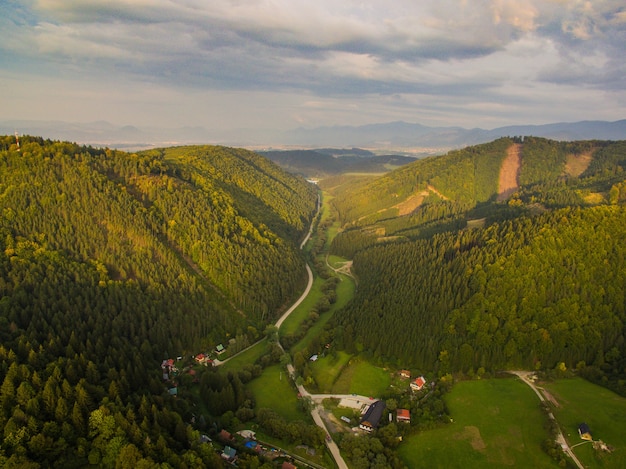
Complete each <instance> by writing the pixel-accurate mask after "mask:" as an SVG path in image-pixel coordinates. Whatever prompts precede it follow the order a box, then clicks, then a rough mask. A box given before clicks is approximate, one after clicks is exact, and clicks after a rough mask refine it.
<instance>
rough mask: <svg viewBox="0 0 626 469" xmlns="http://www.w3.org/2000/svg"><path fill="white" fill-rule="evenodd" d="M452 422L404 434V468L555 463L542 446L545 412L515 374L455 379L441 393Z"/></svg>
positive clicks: (468, 468)
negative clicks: (509, 376)
mask: <svg viewBox="0 0 626 469" xmlns="http://www.w3.org/2000/svg"><path fill="white" fill-rule="evenodd" d="M446 404H447V406H448V408H449V410H450V413H451V416H452V419H453V422H451V423H450V424H449V425H446V426H444V427H440V428H437V429H435V430H430V431H425V432H421V433H419V434H415V435H412V436H410V437H408V438H406V439H405V441H404V443H402V445H401V446H400V448H399V450H398V453H399V455H400V457H401V458H402V460H403V461H404V462H405V464H406V465H407V466H408V467H409V468H417V467H424V464H425V462H427V464H428V466H429V467H445V468H457V467H458V468H461V467H462V468H463V469H471V468H484V467H503V466H509V467H529V468H537V469H538V468H544V467H545V468H548V467H557V466H556V463H555V462H553V461H552V460H551V459H550V458H549V457H548V455H547V454H545V453H544V452H543V451H542V449H541V446H540V445H541V442H542V441H543V440H544V439H545V438H546V437H547V434H546V431H545V430H544V428H543V424H544V422H545V416H544V414H543V413H542V412H541V410H540V407H539V401H538V399H537V396H536V395H535V393H534V392H533V391H532V390H531V389H530V388H529V387H528V386H527V385H525V384H523V383H522V382H521V381H519V380H517V379H492V380H477V381H465V382H460V383H457V384H456V385H455V386H454V387H453V389H452V390H451V391H450V393H449V394H448V395H447V396H446Z"/></svg>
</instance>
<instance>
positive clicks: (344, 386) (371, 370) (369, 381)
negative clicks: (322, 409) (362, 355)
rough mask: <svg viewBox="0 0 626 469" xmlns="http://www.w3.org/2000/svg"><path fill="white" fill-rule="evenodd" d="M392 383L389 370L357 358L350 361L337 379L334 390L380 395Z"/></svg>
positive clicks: (342, 392) (340, 392)
mask: <svg viewBox="0 0 626 469" xmlns="http://www.w3.org/2000/svg"><path fill="white" fill-rule="evenodd" d="M389 384H391V377H390V375H389V372H388V371H386V370H383V369H382V368H379V367H377V366H374V365H372V364H370V363H369V362H367V361H363V360H360V359H358V358H355V359H353V360H351V361H350V362H349V363H348V366H346V367H345V368H344V369H343V371H342V373H341V375H340V376H339V378H338V379H337V380H336V381H335V384H334V386H333V388H332V392H333V393H335V394H352V393H355V394H360V395H362V396H380V395H381V394H383V393H384V392H385V390H387V388H388V387H389Z"/></svg>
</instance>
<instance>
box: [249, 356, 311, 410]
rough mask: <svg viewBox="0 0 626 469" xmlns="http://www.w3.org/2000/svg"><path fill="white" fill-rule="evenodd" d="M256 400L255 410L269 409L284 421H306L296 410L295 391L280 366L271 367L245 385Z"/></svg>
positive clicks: (296, 399)
mask: <svg viewBox="0 0 626 469" xmlns="http://www.w3.org/2000/svg"><path fill="white" fill-rule="evenodd" d="M246 387H247V389H248V390H250V391H251V392H252V393H253V394H254V397H255V399H256V409H257V410H258V409H263V408H269V409H272V410H273V411H275V412H276V413H277V414H278V415H280V416H281V417H283V418H284V419H286V420H308V419H309V417H308V416H307V415H306V414H304V413H303V412H301V411H300V410H298V398H297V391H296V390H295V389H294V388H293V386H292V385H291V383H290V379H289V376H288V375H287V372H286V371H285V370H283V367H282V366H280V365H273V366H270V367H268V368H266V369H265V370H263V374H262V375H261V376H259V377H258V378H256V379H253V380H252V381H250V382H249V383H248V384H247V386H246Z"/></svg>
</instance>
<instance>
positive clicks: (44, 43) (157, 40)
mask: <svg viewBox="0 0 626 469" xmlns="http://www.w3.org/2000/svg"><path fill="white" fill-rule="evenodd" d="M5 3H6V4H7V8H4V9H3V10H4V11H3V16H2V18H0V38H1V39H2V40H1V41H0V54H1V55H0V58H1V59H2V60H3V63H4V64H5V67H6V69H7V70H12V71H14V72H15V73H19V70H22V72H23V73H30V74H38V75H39V76H41V77H42V78H43V77H46V76H54V77H56V78H58V79H59V80H62V79H66V80H74V79H78V80H83V81H86V82H89V83H93V84H94V86H95V84H98V83H99V84H100V86H102V87H103V88H104V87H106V85H107V80H108V82H109V83H110V82H111V81H113V78H114V81H115V83H117V84H118V86H121V87H127V88H124V89H134V87H141V86H156V87H159V88H160V89H171V90H175V91H176V92H177V93H181V94H187V95H193V96H199V95H201V94H202V92H203V91H204V90H206V91H207V92H208V91H210V92H212V93H213V92H215V93H219V92H222V93H223V95H224V96H229V97H232V99H235V98H234V96H235V94H237V93H238V94H239V95H240V96H245V97H246V99H252V94H250V93H257V96H261V95H260V94H258V93H263V95H262V96H263V98H262V99H261V100H260V102H262V103H264V104H263V105H266V104H267V103H268V102H271V101H272V99H275V98H276V97H277V96H279V95H283V96H285V97H287V96H288V99H287V98H285V99H287V100H288V102H289V105H288V106H287V108H286V111H285V112H286V113H287V114H289V115H293V116H295V117H294V119H296V120H298V121H306V112H313V109H316V110H317V109H319V108H315V107H310V106H309V107H306V106H302V107H298V105H297V104H296V102H297V101H298V100H297V99H296V96H303V99H302V101H303V102H317V103H324V104H325V105H327V106H328V107H329V108H331V109H333V112H334V113H335V114H334V115H336V116H338V115H339V111H338V110H337V109H338V108H339V107H340V106H341V105H346V106H347V109H348V110H350V109H352V111H346V112H354V109H353V107H352V104H353V103H355V102H361V103H367V107H368V109H369V110H370V111H367V112H370V113H371V114H370V115H371V118H372V119H374V116H375V113H376V112H377V110H379V111H380V112H381V113H382V112H383V110H386V111H385V112H387V113H389V114H387V115H390V116H391V115H393V116H394V117H406V116H408V115H410V112H411V106H415V107H421V108H428V109H430V110H431V111H432V112H433V115H434V114H435V108H436V107H437V105H438V104H437V103H440V104H439V106H440V109H454V107H455V106H457V110H458V108H459V107H461V106H465V107H466V108H467V109H473V110H474V111H475V112H479V111H481V112H485V113H487V112H490V111H491V112H496V110H499V109H501V108H502V106H504V104H503V103H504V102H508V101H509V98H507V97H506V96H505V93H504V90H516V92H518V91H519V92H522V91H525V92H526V93H529V96H530V95H532V93H533V92H536V90H537V89H538V87H540V86H541V85H542V84H543V85H546V84H548V85H549V87H550V89H551V90H552V92H553V93H555V92H556V91H555V90H558V89H560V88H559V86H564V87H565V88H564V89H566V91H564V96H567V97H568V99H569V98H570V97H571V96H572V95H573V94H575V93H572V92H571V90H572V89H575V88H576V87H579V89H580V90H581V92H584V91H585V90H589V89H593V90H596V91H598V92H602V91H604V92H608V93H617V94H618V95H619V93H621V92H623V91H624V89H625V87H626V81H625V80H623V76H624V75H625V74H626V68H625V67H626V65H625V64H626V60H625V59H626V57H625V55H626V51H625V48H624V45H625V44H626V8H625V7H624V6H622V4H623V0H594V1H593V2H589V1H584V0H439V1H437V2H415V1H414V0H394V1H392V2H389V1H388V0H370V1H368V2H362V1H357V0H342V1H337V0H317V1H316V2H311V1H309V0H254V1H251V0H211V1H210V2H208V1H206V0H133V1H131V0H90V1H88V2H87V1H84V0H27V1H26V2H24V1H19V2H18V1H13V0H5V1H4V2H3V5H4V4H5ZM54 83H61V81H54ZM529 84H530V85H531V86H527V85H529ZM552 85H554V86H552ZM535 86H536V87H535ZM268 96H271V97H272V98H271V99H269V98H268ZM620 96H621V95H620ZM555 98H556V97H555ZM522 101H523V100H520V102H522ZM529 101H532V99H531V98H529ZM331 102H332V103H333V104H332V105H331ZM510 102H511V103H512V105H515V106H519V105H521V104H520V102H518V101H516V100H515V99H510ZM376 103H379V104H376ZM233 106H235V105H233ZM237 106H238V105H237ZM394 106H398V108H397V110H396V109H395V108H394V110H393V111H390V110H391V109H392V107H394ZM235 107H236V106H235ZM364 109H365V106H361V107H360V109H359V112H361V113H362V114H361V116H362V115H365V114H366V111H364ZM316 112H317V111H316ZM319 112H320V114H319V116H321V112H322V110H321V109H320V111H319ZM414 112H415V111H414ZM442 112H443V111H442ZM458 112H461V111H458ZM463 112H464V111H463ZM361 116H359V118H360V117H361ZM381 119H384V118H383V117H381ZM379 120H380V119H379Z"/></svg>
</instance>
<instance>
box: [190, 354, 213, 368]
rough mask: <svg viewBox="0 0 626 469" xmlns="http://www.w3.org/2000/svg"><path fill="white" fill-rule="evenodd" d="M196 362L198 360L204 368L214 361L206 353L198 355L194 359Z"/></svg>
mask: <svg viewBox="0 0 626 469" xmlns="http://www.w3.org/2000/svg"><path fill="white" fill-rule="evenodd" d="M194 360H196V361H197V362H198V364H200V365H204V366H207V365H211V364H213V360H211V359H210V358H209V356H208V355H206V354H204V353H199V354H198V355H196V356H195V357H194Z"/></svg>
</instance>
